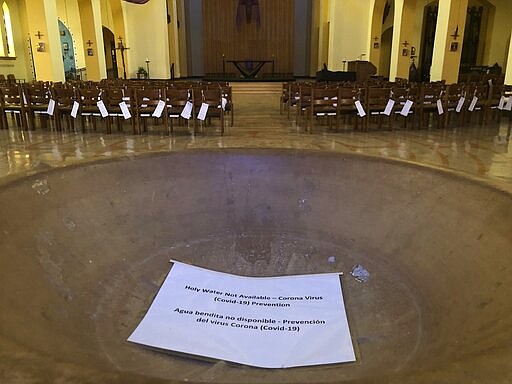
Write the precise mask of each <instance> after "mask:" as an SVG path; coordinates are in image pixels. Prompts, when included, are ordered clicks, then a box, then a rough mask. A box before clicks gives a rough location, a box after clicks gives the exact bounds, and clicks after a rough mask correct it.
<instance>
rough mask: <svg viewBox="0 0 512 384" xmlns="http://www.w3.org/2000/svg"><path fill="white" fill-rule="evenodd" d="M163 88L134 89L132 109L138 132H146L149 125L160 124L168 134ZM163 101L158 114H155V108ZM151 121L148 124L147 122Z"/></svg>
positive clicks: (165, 99)
mask: <svg viewBox="0 0 512 384" xmlns="http://www.w3.org/2000/svg"><path fill="white" fill-rule="evenodd" d="M166 101H167V98H166V91H165V88H148V87H146V88H144V89H136V90H135V103H134V106H135V107H134V108H133V110H134V111H135V117H136V119H137V130H138V132H139V134H142V133H143V132H144V133H148V132H149V129H148V128H149V127H151V126H160V127H161V128H162V130H163V131H165V132H166V133H167V134H169V127H168V115H167V113H166V111H165V108H166V105H167V104H166ZM161 103H163V109H162V113H161V114H160V116H155V113H156V112H157V108H159V105H161ZM148 122H149V123H151V124H150V125H149V124H148Z"/></svg>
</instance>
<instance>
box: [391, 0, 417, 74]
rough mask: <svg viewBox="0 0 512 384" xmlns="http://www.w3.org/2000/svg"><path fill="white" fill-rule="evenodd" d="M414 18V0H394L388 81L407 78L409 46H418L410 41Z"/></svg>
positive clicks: (412, 33)
mask: <svg viewBox="0 0 512 384" xmlns="http://www.w3.org/2000/svg"><path fill="white" fill-rule="evenodd" d="M415 17H416V0H395V15H394V21H393V42H392V46H391V66H390V71H389V80H390V81H395V79H396V78H397V77H401V78H404V79H407V78H409V67H410V65H411V57H410V56H411V46H414V45H415V46H418V44H417V42H414V41H413V40H412V39H413V35H414V20H415Z"/></svg>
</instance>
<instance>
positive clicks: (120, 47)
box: [116, 36, 130, 79]
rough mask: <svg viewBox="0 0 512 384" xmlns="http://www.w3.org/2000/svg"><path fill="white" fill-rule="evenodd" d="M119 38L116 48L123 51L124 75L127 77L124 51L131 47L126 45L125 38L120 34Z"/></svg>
mask: <svg viewBox="0 0 512 384" xmlns="http://www.w3.org/2000/svg"><path fill="white" fill-rule="evenodd" d="M118 40H119V44H117V48H116V49H118V50H119V51H121V61H122V63H123V75H124V78H125V79H126V66H125V64H124V51H126V50H127V49H130V48H127V47H125V46H124V44H123V38H122V37H121V36H119V38H118Z"/></svg>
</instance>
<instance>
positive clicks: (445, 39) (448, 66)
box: [430, 0, 468, 84]
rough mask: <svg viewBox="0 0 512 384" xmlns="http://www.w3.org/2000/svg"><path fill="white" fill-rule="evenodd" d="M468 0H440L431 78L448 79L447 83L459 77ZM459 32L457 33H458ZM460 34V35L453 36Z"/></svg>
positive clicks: (433, 79)
mask: <svg viewBox="0 0 512 384" xmlns="http://www.w3.org/2000/svg"><path fill="white" fill-rule="evenodd" d="M467 8H468V0H439V11H438V14H437V27H436V37H435V40H434V53H433V57H432V67H431V69H430V80H431V81H439V80H446V83H447V84H452V83H456V82H457V81H458V79H459V67H460V58H461V53H462V42H463V40H464V27H465V25H466V13H467ZM456 32H457V33H456ZM455 34H458V36H452V35H455Z"/></svg>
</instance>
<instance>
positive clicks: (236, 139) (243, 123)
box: [0, 83, 512, 192]
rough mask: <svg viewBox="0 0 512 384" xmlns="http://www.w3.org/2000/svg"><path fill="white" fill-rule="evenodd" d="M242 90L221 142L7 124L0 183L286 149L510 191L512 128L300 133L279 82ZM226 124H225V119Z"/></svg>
mask: <svg viewBox="0 0 512 384" xmlns="http://www.w3.org/2000/svg"><path fill="white" fill-rule="evenodd" d="M247 87H248V86H247V85H245V84H233V100H234V104H235V115H234V125H233V126H232V127H230V126H229V125H228V124H227V127H226V131H225V134H224V136H220V134H219V129H218V128H219V126H218V122H215V121H214V122H213V123H212V126H206V127H204V128H203V129H201V130H200V132H197V133H196V134H195V135H194V134H192V133H191V132H193V129H192V127H186V126H181V127H176V131H175V134H174V135H173V136H167V135H165V134H162V133H161V132H159V130H157V129H154V130H153V129H150V130H149V133H148V134H145V135H133V134H132V133H131V131H130V128H129V125H128V124H126V126H125V130H124V133H119V132H114V133H112V134H107V133H106V132H105V129H104V127H102V126H101V124H100V125H99V127H98V129H97V130H96V131H93V130H92V127H90V126H86V128H87V129H86V133H82V132H81V131H80V130H79V132H73V131H72V132H70V131H67V132H57V131H54V130H51V129H46V130H42V129H40V128H38V127H37V128H36V129H35V130H33V131H21V130H19V129H18V128H17V127H16V125H15V124H14V122H13V121H10V129H9V130H0V184H4V183H7V182H9V181H11V180H14V179H17V178H20V177H23V176H26V175H30V174H33V173H37V172H40V171H45V170H48V169H51V168H57V167H64V166H68V165H71V164H77V163H86V162H92V161H97V160H105V159H110V158H123V157H128V158H133V157H136V156H138V155H142V154H145V153H153V152H173V151H185V150H191V149H198V148H286V149H293V150H319V151H332V152H349V153H358V154H362V155H369V156H377V157H382V158H388V159H395V160H399V161H406V162H412V163H416V164H421V165H424V166H428V167H435V168H438V169H442V170H446V171H449V172H454V173H457V174H461V175H463V176H465V177H469V178H474V179H478V180H481V181H485V182H486V183H489V184H492V185H494V186H496V187H498V188H499V189H502V190H506V191H509V192H512V142H511V137H510V136H511V127H512V121H511V119H510V117H509V116H503V118H502V119H501V122H500V123H499V124H498V123H497V122H490V123H488V124H487V125H485V126H482V125H479V124H472V125H470V126H464V127H455V126H450V127H448V128H445V129H438V128H436V127H429V128H422V129H417V128H414V129H413V128H407V129H404V128H398V127H397V128H396V129H393V130H384V129H381V130H379V129H377V128H376V127H370V129H368V130H365V131H361V130H359V129H354V127H352V126H343V125H342V126H341V127H340V129H339V130H337V131H335V130H330V129H329V127H328V126H327V125H326V124H318V125H316V126H315V129H314V130H313V132H312V133H309V132H306V129H305V128H306V127H305V121H304V120H302V119H296V118H295V117H294V114H293V113H292V118H290V119H289V118H288V117H287V114H286V113H283V114H281V113H280V109H279V96H280V88H281V85H280V83H273V84H259V85H258V86H256V91H251V90H248V89H247ZM228 120H229V119H228Z"/></svg>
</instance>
